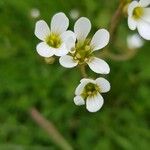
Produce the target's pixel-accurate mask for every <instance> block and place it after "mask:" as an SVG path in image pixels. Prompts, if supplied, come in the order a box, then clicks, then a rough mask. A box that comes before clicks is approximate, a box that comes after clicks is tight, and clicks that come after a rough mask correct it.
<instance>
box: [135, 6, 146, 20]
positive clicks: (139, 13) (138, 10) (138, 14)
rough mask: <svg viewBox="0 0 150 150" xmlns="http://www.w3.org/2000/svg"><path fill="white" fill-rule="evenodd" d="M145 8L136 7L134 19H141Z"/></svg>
mask: <svg viewBox="0 0 150 150" xmlns="http://www.w3.org/2000/svg"><path fill="white" fill-rule="evenodd" d="M143 13H144V12H143V8H142V7H136V8H134V10H133V18H134V19H136V20H137V19H140V18H141V16H142V15H143Z"/></svg>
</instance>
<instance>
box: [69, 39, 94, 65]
mask: <svg viewBox="0 0 150 150" xmlns="http://www.w3.org/2000/svg"><path fill="white" fill-rule="evenodd" d="M72 52H73V53H71V55H72V57H73V59H74V60H78V61H79V64H83V63H85V62H86V61H88V60H89V58H91V56H92V47H91V46H90V40H85V41H78V42H77V43H76V45H75V47H74V48H73V49H72Z"/></svg>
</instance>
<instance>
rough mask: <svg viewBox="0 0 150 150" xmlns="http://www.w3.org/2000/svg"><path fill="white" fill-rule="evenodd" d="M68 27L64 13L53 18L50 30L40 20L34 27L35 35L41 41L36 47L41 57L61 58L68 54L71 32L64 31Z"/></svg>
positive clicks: (67, 20)
mask: <svg viewBox="0 0 150 150" xmlns="http://www.w3.org/2000/svg"><path fill="white" fill-rule="evenodd" d="M68 26H69V19H68V18H67V17H66V15H65V14H64V13H61V12H60V13H57V14H55V15H54V16H53V18H52V20H51V24H50V28H49V27H48V25H47V23H46V22H45V21H44V20H40V21H38V22H37V23H36V26H35V35H36V36H37V37H38V38H39V39H40V40H42V42H41V43H39V44H38V45H37V47H36V50H37V52H38V54H39V55H41V56H42V57H51V56H53V55H56V56H63V55H66V54H67V53H68V50H69V49H70V46H71V43H72V42H71V41H72V40H71V38H70V37H71V36H72V34H73V32H72V31H66V30H67V28H68Z"/></svg>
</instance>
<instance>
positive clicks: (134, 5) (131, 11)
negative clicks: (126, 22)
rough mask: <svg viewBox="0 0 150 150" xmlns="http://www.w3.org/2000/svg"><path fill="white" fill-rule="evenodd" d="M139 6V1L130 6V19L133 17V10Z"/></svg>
mask: <svg viewBox="0 0 150 150" xmlns="http://www.w3.org/2000/svg"><path fill="white" fill-rule="evenodd" d="M137 6H139V3H138V2H137V1H132V2H131V3H130V4H129V6H128V15H129V17H131V16H132V14H133V10H134V8H135V7H137Z"/></svg>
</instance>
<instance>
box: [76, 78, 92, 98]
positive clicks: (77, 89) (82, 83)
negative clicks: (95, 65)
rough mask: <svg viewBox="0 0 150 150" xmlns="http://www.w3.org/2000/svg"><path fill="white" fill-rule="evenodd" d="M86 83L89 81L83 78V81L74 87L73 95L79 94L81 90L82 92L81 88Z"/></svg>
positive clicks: (82, 88)
mask: <svg viewBox="0 0 150 150" xmlns="http://www.w3.org/2000/svg"><path fill="white" fill-rule="evenodd" d="M88 83H90V81H89V80H83V81H82V82H81V83H80V84H79V85H78V86H77V88H76V90H75V95H81V94H82V92H83V90H84V87H85V86H86V85H87V84H88Z"/></svg>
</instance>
